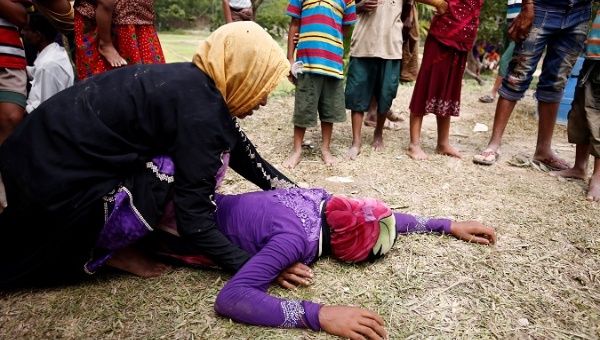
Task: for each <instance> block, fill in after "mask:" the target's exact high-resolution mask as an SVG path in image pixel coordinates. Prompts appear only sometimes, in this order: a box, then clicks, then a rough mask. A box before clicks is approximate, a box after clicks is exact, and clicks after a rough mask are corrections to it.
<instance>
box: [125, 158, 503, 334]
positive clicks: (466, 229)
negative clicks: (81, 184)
mask: <svg viewBox="0 0 600 340" xmlns="http://www.w3.org/2000/svg"><path fill="white" fill-rule="evenodd" d="M155 162H157V164H161V166H160V167H159V168H160V169H166V170H167V171H168V170H169V169H171V167H170V166H169V165H168V164H169V160H168V158H158V159H156V160H155ZM167 175H168V173H167ZM157 185H163V186H164V185H165V184H163V183H157ZM215 201H216V204H217V211H216V214H215V219H216V221H217V225H218V226H219V229H220V230H221V232H222V233H223V234H224V235H225V236H226V237H227V238H228V239H229V240H230V241H231V242H232V243H234V244H237V245H238V246H239V247H240V248H242V249H244V250H246V251H247V252H248V253H250V254H253V256H252V258H251V259H250V260H249V261H248V262H246V264H244V266H243V267H242V268H241V269H240V270H239V271H238V272H237V274H235V275H234V276H233V277H232V278H231V279H230V280H229V281H228V282H227V284H226V285H225V287H224V288H223V290H221V292H220V293H219V295H218V297H217V300H216V302H215V310H216V311H217V312H218V313H219V314H221V315H224V316H227V317H230V318H231V319H233V320H235V321H238V322H242V323H247V324H252V325H261V326H270V327H290V328H294V327H296V328H310V329H312V330H316V331H318V330H324V331H326V332H328V333H331V334H335V335H339V336H343V337H346V338H352V339H362V338H363V337H365V338H371V339H378V338H381V337H384V336H385V330H384V328H383V320H382V319H381V318H380V317H379V316H378V315H377V314H375V313H373V312H370V311H367V310H364V309H360V308H355V307H342V306H322V305H319V304H317V303H313V302H310V301H291V300H284V299H280V298H276V297H273V296H271V295H269V294H268V293H267V289H268V287H269V285H270V284H271V282H272V281H273V280H275V278H277V277H278V275H280V273H281V272H282V270H283V269H285V268H288V267H289V266H290V265H292V264H294V263H296V262H303V263H305V264H311V263H314V262H315V261H317V260H318V259H319V258H321V257H324V256H332V257H334V258H337V259H340V260H342V261H346V262H362V261H367V260H374V259H376V258H378V257H381V256H382V255H384V254H385V253H387V252H388V251H389V250H390V249H391V248H392V247H393V245H394V242H395V240H396V236H397V235H398V234H400V235H403V234H408V233H415V232H434V233H442V234H449V235H453V236H454V237H456V238H459V239H461V240H465V241H467V242H475V243H480V244H494V243H495V241H496V236H495V231H494V229H493V228H490V227H485V226H483V225H482V224H480V223H479V222H474V221H468V222H454V221H451V220H449V219H443V218H441V219H440V218H432V219H429V218H423V217H417V216H411V215H408V214H403V213H399V212H392V211H391V210H390V208H389V207H388V206H386V205H385V204H384V203H383V202H381V201H378V200H374V199H352V198H347V197H344V196H339V195H331V194H329V193H327V192H326V191H325V190H323V189H302V188H291V189H280V190H273V191H263V192H251V193H245V194H240V195H219V194H217V196H216V200H215ZM119 210H120V211H121V213H122V212H123V211H126V210H127V209H123V208H121V209H119ZM174 217H175V213H174V211H173V209H172V204H167V205H166V209H165V214H164V216H163V218H162V220H161V223H160V229H162V230H165V231H167V233H163V235H161V236H162V237H161V240H162V241H163V242H162V244H163V245H165V246H166V249H163V251H162V252H163V253H165V252H166V253H170V254H171V255H175V256H174V257H177V258H179V259H183V260H184V261H185V262H188V263H204V264H206V262H203V260H202V257H201V256H197V255H198V253H194V252H193V251H187V250H186V249H184V248H185V247H182V245H181V243H180V242H179V238H177V237H174V236H171V234H176V230H177V228H176V225H175V224H176V223H175V218H174ZM300 276H301V277H300V278H297V280H296V282H298V281H301V280H303V279H307V277H306V276H304V277H302V275H300Z"/></svg>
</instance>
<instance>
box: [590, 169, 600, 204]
mask: <svg viewBox="0 0 600 340" xmlns="http://www.w3.org/2000/svg"><path fill="white" fill-rule="evenodd" d="M587 200H588V201H594V202H600V176H598V175H596V176H592V178H591V179H590V186H589V188H588V192H587Z"/></svg>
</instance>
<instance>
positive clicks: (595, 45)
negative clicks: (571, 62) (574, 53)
mask: <svg viewBox="0 0 600 340" xmlns="http://www.w3.org/2000/svg"><path fill="white" fill-rule="evenodd" d="M585 57H586V58H587V59H593V60H600V9H599V10H598V11H597V12H596V17H595V18H594V22H593V23H592V29H591V30H590V34H589V35H588V38H587V49H586V51H585Z"/></svg>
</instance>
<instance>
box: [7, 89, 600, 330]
mask: <svg viewBox="0 0 600 340" xmlns="http://www.w3.org/2000/svg"><path fill="white" fill-rule="evenodd" d="M488 86H490V84H489V83H488V84H487V85H486V87H485V89H487V88H488ZM411 91H412V87H410V86H402V87H401V88H400V90H399V95H398V98H397V99H396V101H395V103H394V109H396V110H406V108H407V107H408V102H409V100H410V94H411ZM483 92H484V89H482V88H480V87H478V86H476V85H474V83H472V82H471V81H469V82H467V84H466V86H465V89H464V91H463V93H464V96H463V105H462V115H461V117H460V118H458V119H456V120H454V121H453V123H452V137H451V140H452V142H453V143H454V144H455V145H456V146H458V147H459V149H461V151H462V152H463V154H464V156H465V158H464V160H457V159H451V158H448V157H443V156H437V155H432V156H431V158H430V160H428V161H422V162H415V161H412V160H410V159H409V158H408V157H407V156H405V154H404V150H405V148H406V146H407V144H408V130H407V127H408V123H407V122H404V123H401V124H402V125H403V129H401V130H400V131H394V132H388V131H386V132H385V135H384V138H385V142H386V149H385V150H384V151H383V152H377V153H376V152H373V151H372V150H371V149H370V148H369V143H370V141H371V137H372V136H371V134H372V129H371V128H366V127H365V128H364V129H363V141H364V144H365V145H364V147H363V153H362V154H361V155H360V156H359V158H358V159H357V160H356V161H352V162H351V161H345V160H343V158H342V156H343V155H344V154H345V152H346V148H347V147H348V146H349V145H350V140H351V135H350V123H349V122H346V123H344V124H338V125H336V126H335V127H334V136H333V145H332V149H333V152H334V153H335V154H336V155H337V156H340V157H339V163H338V164H337V165H335V166H334V167H331V168H326V167H325V166H324V165H323V164H322V163H321V161H320V155H319V152H318V150H319V143H320V142H319V141H320V131H319V130H318V129H311V130H309V132H308V133H307V139H310V140H312V141H313V144H314V146H315V147H314V148H313V149H306V150H305V152H304V159H303V161H302V163H300V165H299V166H298V167H297V168H296V169H294V170H293V171H285V173H287V174H288V175H289V176H290V178H292V179H294V180H296V181H298V182H303V183H307V184H308V185H310V186H320V187H325V188H327V189H329V190H330V191H332V192H335V193H345V194H351V195H357V196H374V197H379V198H382V199H384V200H386V201H387V202H389V203H390V204H391V205H392V206H393V207H395V208H396V209H397V210H401V211H405V212H411V213H416V214H422V215H427V216H448V217H453V218H457V219H476V220H480V221H482V222H484V223H486V224H488V225H490V226H494V227H496V229H497V232H498V235H499V237H498V244H497V245H496V246H494V247H484V246H478V245H471V244H467V243H464V242H460V241H457V240H454V239H451V238H449V237H442V236H436V235H412V236H407V237H402V238H400V239H399V240H398V242H397V243H396V246H395V249H394V250H393V251H392V252H391V253H390V254H389V256H387V257H386V258H385V259H384V260H382V261H378V262H376V263H374V264H372V265H342V264H340V263H338V262H336V261H332V260H324V261H321V262H319V263H318V264H316V265H315V266H314V270H315V273H316V278H317V279H316V283H315V285H314V286H312V287H310V288H308V289H300V290H297V291H291V292H288V291H283V290H281V289H279V288H276V287H274V288H273V289H272V291H273V293H274V294H277V295H280V296H283V297H288V298H295V299H310V300H315V301H318V302H321V303H327V304H351V305H358V306H363V307H366V308H370V309H372V310H374V311H377V312H378V313H380V314H381V315H382V316H383V317H384V319H385V320H386V324H387V329H388V331H389V332H390V335H391V338H392V339H398V338H429V337H436V338H481V337H484V338H529V337H532V338H590V339H594V338H598V337H600V237H599V236H598V231H599V230H600V218H599V217H598V216H599V215H600V205H599V204H593V203H588V202H586V201H585V200H584V196H583V194H584V190H585V188H586V184H585V183H584V182H582V181H559V180H557V179H555V178H553V177H550V176H548V175H547V174H545V173H543V172H539V171H535V170H532V169H528V168H519V167H513V166H510V165H508V164H507V163H506V160H508V159H509V158H510V156H512V155H514V154H518V153H525V154H532V153H533V149H534V146H535V139H536V131H537V121H536V119H535V117H534V112H535V102H534V101H533V99H532V98H531V93H528V96H527V98H526V99H525V100H524V101H522V102H521V103H519V104H518V105H517V110H516V112H515V113H514V114H513V117H512V118H511V122H510V124H509V126H508V129H507V131H506V135H505V138H504V146H503V148H502V151H503V158H502V159H501V161H500V162H499V163H498V164H496V165H494V166H492V167H482V166H476V165H474V164H472V162H471V157H472V155H473V154H474V152H476V151H478V150H480V149H481V148H483V147H484V146H485V144H486V142H487V139H488V137H489V132H483V133H482V132H480V133H474V132H473V131H472V129H473V127H474V125H475V124H476V123H483V124H486V125H488V126H489V127H490V129H491V125H492V120H493V114H494V108H495V104H482V103H479V102H477V98H478V97H479V96H480V95H482V94H483ZM292 110H293V97H291V96H286V95H284V96H279V97H276V98H272V99H271V101H270V103H269V105H268V106H267V107H266V108H264V109H262V110H260V111H259V112H257V113H256V114H255V116H253V117H251V118H250V119H246V120H245V121H243V122H242V125H243V127H244V129H245V130H246V131H247V132H248V134H249V135H250V138H251V139H252V140H253V141H254V142H255V143H256V145H257V147H258V150H259V151H260V152H261V154H262V155H263V156H264V157H265V158H266V159H268V160H270V161H271V162H272V163H273V164H276V165H279V164H281V163H282V162H283V161H284V160H285V158H286V157H287V154H288V152H289V150H290V149H291V141H292V125H291V112H292ZM424 131H425V133H424V134H423V136H424V138H423V142H424V146H425V150H426V151H427V152H428V153H430V154H431V153H432V152H433V149H434V147H435V134H436V132H435V131H436V130H435V120H434V117H426V119H425V125H424ZM554 146H555V148H556V149H557V151H558V152H559V154H560V155H561V156H563V157H565V158H566V159H568V160H570V161H572V159H573V156H574V148H573V147H572V146H570V145H569V144H568V143H567V141H566V132H565V129H564V127H561V126H557V129H556V133H555V139H554ZM228 176H229V177H228V178H227V179H226V182H225V185H224V191H226V192H242V191H247V190H255V189H256V188H254V187H253V186H252V185H250V184H248V183H246V182H243V181H241V180H240V179H239V177H237V176H234V175H232V174H230V175H228ZM331 176H341V177H350V178H351V179H352V182H351V183H334V182H330V181H327V180H326V179H327V178H328V177H331ZM227 278H228V276H227V275H224V274H222V273H218V272H210V271H194V270H191V269H177V270H176V271H174V272H172V273H169V274H168V275H165V276H163V277H161V278H158V279H152V280H142V279H137V278H133V277H130V276H125V275H116V274H105V275H101V276H99V277H95V278H93V279H92V280H91V281H90V282H87V283H84V284H81V285H78V286H74V287H73V286H71V287H62V288H55V289H45V290H35V291H20V292H16V293H8V294H7V293H5V294H3V295H2V296H1V297H0V338H5V339H13V338H40V337H41V338H56V337H66V338H167V339H172V338H190V339H191V338H201V339H224V338H235V339H290V338H292V339H324V338H327V337H326V336H325V335H324V334H319V333H313V332H309V331H302V330H280V329H267V328H260V327H250V326H244V325H239V324H236V323H232V322H231V321H229V320H227V319H224V318H221V317H218V316H216V315H215V313H214V311H213V309H212V304H213V302H214V298H215V296H216V294H217V292H218V290H219V289H220V288H221V287H222V285H223V282H224V280H227Z"/></svg>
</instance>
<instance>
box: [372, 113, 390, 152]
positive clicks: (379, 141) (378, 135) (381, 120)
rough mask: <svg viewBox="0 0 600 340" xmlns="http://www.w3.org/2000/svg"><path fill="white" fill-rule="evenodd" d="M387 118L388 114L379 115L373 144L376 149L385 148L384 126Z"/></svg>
mask: <svg viewBox="0 0 600 340" xmlns="http://www.w3.org/2000/svg"><path fill="white" fill-rule="evenodd" d="M386 119H387V114H378V115H377V125H376V126H375V131H373V143H372V144H371V146H372V147H373V150H375V151H381V150H383V147H384V145H383V126H384V125H385V120H386Z"/></svg>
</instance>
